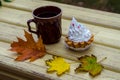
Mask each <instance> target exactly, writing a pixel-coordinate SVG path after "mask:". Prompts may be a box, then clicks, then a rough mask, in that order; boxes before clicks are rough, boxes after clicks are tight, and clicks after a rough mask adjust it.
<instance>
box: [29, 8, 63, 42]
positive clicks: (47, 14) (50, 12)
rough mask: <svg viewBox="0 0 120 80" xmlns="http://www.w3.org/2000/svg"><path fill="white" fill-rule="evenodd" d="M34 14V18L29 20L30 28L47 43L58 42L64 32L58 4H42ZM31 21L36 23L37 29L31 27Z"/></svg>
mask: <svg viewBox="0 0 120 80" xmlns="http://www.w3.org/2000/svg"><path fill="white" fill-rule="evenodd" d="M32 14H33V17H34V19H30V20H28V21H27V25H28V30H29V31H30V32H31V33H35V34H37V36H38V37H39V36H40V35H41V36H42V39H43V43H45V44H52V43H56V42H58V41H59V40H60V38H61V34H62V29H61V16H62V11H61V9H60V8H58V7H56V6H42V7H39V8H36V9H35V10H34V11H33V13H32ZM31 22H34V23H35V24H36V31H33V30H32V29H31V26H30V23H31Z"/></svg>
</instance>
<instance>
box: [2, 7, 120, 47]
mask: <svg viewBox="0 0 120 80" xmlns="http://www.w3.org/2000/svg"><path fill="white" fill-rule="evenodd" d="M8 12H9V13H8ZM31 18H32V14H31V13H30V12H26V11H20V10H16V9H10V8H5V7H2V8H1V9H0V21H2V22H6V23H12V24H15V25H19V26H23V27H26V26H27V24H26V21H27V20H29V19H31ZM69 24H70V20H65V19H62V33H63V35H66V34H67V33H68V28H69V27H68V26H69ZM83 24H84V25H85V26H87V27H88V28H89V29H90V30H91V31H92V33H93V34H95V43H98V44H102V45H106V46H110V47H113V48H117V49H120V43H118V42H120V35H118V34H120V30H114V29H109V28H103V27H101V26H95V25H90V24H86V23H83ZM3 26H4V25H3ZM3 28H4V27H3ZM111 32H112V33H111ZM108 40H109V41H108Z"/></svg>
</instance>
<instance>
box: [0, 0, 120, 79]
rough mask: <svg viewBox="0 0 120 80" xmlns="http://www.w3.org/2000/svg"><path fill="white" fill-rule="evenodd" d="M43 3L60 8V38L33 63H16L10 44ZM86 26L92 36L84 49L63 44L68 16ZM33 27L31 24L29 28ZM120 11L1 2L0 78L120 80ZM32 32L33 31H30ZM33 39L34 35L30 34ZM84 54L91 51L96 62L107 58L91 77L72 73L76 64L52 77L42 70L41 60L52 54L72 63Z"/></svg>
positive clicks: (33, 0)
mask: <svg viewBox="0 0 120 80" xmlns="http://www.w3.org/2000/svg"><path fill="white" fill-rule="evenodd" d="M43 5H54V6H58V7H60V8H61V9H62V11H63V16H62V38H61V41H60V42H59V43H57V44H53V45H46V48H47V53H48V54H46V55H45V56H44V57H43V58H40V59H38V60H36V61H34V62H29V61H25V62H16V61H14V59H15V58H16V53H15V52H11V51H9V50H8V49H10V43H11V42H12V41H13V40H16V36H19V37H21V38H23V39H24V36H23V35H24V31H23V30H24V29H25V30H27V24H26V21H27V20H29V19H31V18H33V17H32V10H34V9H35V8H37V7H39V6H43ZM73 16H74V17H75V18H76V19H77V20H78V21H79V22H80V23H83V24H84V25H86V26H87V27H88V28H89V29H90V30H91V31H92V33H93V34H94V35H95V41H94V44H93V46H92V47H91V48H90V49H89V50H87V51H85V52H81V53H80V52H74V51H71V50H68V49H66V48H65V46H64V37H65V36H66V35H67V33H68V28H69V24H70V22H71V19H72V17H73ZM34 28H35V27H34V26H33V29H34ZM119 34H120V14H115V13H109V12H103V11H98V10H92V9H87V8H81V7H76V6H71V5H66V4H60V3H56V2H51V1H45V0H14V1H13V2H11V3H6V2H3V6H2V7H0V75H2V76H1V77H0V78H1V79H3V78H5V79H6V80H7V79H21V80H27V79H28V80H33V79H34V80H36V79H43V80H49V79H52V80H119V79H120V60H119V57H120V35H119ZM33 35H34V34H33ZM34 37H35V39H37V38H36V35H34ZM85 54H94V55H96V56H97V58H98V61H99V60H100V59H102V58H104V57H107V59H106V60H104V61H103V62H102V63H101V64H103V66H104V70H103V72H102V73H101V74H100V75H99V76H97V77H95V78H92V77H90V76H89V74H88V73H79V74H75V72H74V69H75V68H76V67H77V66H78V64H79V63H75V64H72V65H71V70H70V72H69V73H66V74H64V75H62V76H61V77H58V76H56V74H55V73H53V74H48V73H46V70H47V66H46V65H45V62H44V61H45V60H47V59H50V58H52V55H57V56H62V57H64V58H65V59H66V60H67V61H68V62H76V61H77V57H79V56H82V55H85Z"/></svg>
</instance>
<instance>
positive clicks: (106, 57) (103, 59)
mask: <svg viewBox="0 0 120 80" xmlns="http://www.w3.org/2000/svg"><path fill="white" fill-rule="evenodd" d="M106 59H107V57H104V58H103V59H102V60H100V61H98V63H101V62H103V61H104V60H106Z"/></svg>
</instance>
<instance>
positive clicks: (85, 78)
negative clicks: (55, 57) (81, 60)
mask: <svg viewBox="0 0 120 80" xmlns="http://www.w3.org/2000/svg"><path fill="white" fill-rule="evenodd" d="M9 48H10V44H8V43H4V42H0V65H2V66H5V67H8V68H11V69H13V70H16V71H21V72H22V73H23V74H25V73H26V74H29V75H31V76H33V78H34V77H36V78H41V77H42V79H46V80H47V79H52V80H66V79H69V80H73V79H74V80H103V78H104V79H107V78H109V80H112V79H113V80H119V78H120V76H119V75H120V74H119V73H116V72H113V71H109V70H106V69H104V70H103V72H102V73H101V74H100V75H99V76H97V77H95V78H92V77H91V76H89V74H88V73H79V74H75V73H74V69H75V68H76V67H77V66H78V63H75V64H71V70H70V72H69V73H66V74H64V75H62V76H61V77H57V76H56V75H55V73H53V74H47V73H46V69H47V66H46V65H45V62H44V61H45V60H47V59H50V58H52V55H49V54H46V55H45V56H44V57H43V58H40V59H38V60H36V61H34V62H32V63H30V62H28V61H24V62H16V61H14V60H13V59H15V57H16V53H15V52H11V51H8V49H9ZM65 60H66V61H67V62H69V63H74V61H71V60H67V59H65Z"/></svg>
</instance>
